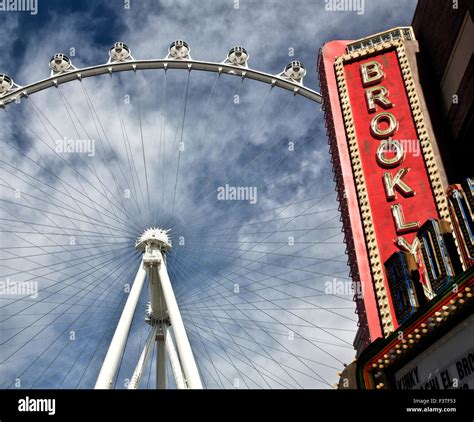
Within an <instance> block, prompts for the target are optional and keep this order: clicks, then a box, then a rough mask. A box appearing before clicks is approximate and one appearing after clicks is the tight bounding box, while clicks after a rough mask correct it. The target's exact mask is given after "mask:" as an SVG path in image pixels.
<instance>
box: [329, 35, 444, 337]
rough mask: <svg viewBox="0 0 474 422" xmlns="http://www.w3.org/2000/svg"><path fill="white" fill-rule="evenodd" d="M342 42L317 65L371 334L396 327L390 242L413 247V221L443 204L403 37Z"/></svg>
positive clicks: (438, 214) (440, 214) (439, 214)
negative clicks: (350, 48)
mask: <svg viewBox="0 0 474 422" xmlns="http://www.w3.org/2000/svg"><path fill="white" fill-rule="evenodd" d="M346 45H347V43H345V42H340V41H333V42H331V43H328V44H326V45H325V46H324V48H323V50H322V59H321V61H322V63H320V71H321V66H322V67H323V70H324V72H325V77H326V80H325V81H324V82H325V83H326V84H327V91H326V89H324V87H322V90H323V92H324V91H325V92H326V96H327V98H325V100H326V101H328V102H330V107H331V116H330V118H331V120H332V122H330V123H332V124H333V125H334V127H335V133H334V136H333V137H334V138H335V139H334V140H333V142H334V143H335V146H336V148H337V150H338V151H337V154H336V156H337V158H338V160H336V161H337V162H336V163H335V167H336V174H337V173H338V172H337V167H339V171H340V173H342V177H343V178H344V179H345V180H343V185H344V195H346V196H348V197H349V198H348V201H349V202H351V201H352V204H353V205H352V208H351V207H350V206H349V207H348V210H347V212H348V213H349V220H350V227H351V228H350V230H351V231H352V235H353V236H355V237H357V236H360V233H361V232H362V233H363V236H364V244H363V245H360V244H354V249H355V255H356V258H355V260H356V261H357V262H356V264H355V266H356V268H357V270H358V273H359V277H360V283H361V284H362V286H363V291H364V305H365V312H366V314H367V323H368V326H369V331H370V337H371V340H372V341H373V340H374V339H375V338H376V337H379V336H380V335H381V334H384V335H387V334H388V333H390V332H391V331H393V330H394V329H395V328H396V327H397V323H396V318H395V317H394V310H393V303H392V299H391V297H390V291H389V288H388V284H387V278H386V275H385V272H384V268H383V263H384V262H385V261H386V260H387V259H388V258H389V257H390V256H391V255H392V254H393V253H394V252H396V251H398V250H404V251H408V252H414V251H415V248H416V246H417V245H416V242H417V240H416V237H415V235H416V231H417V230H418V228H419V227H420V226H421V225H422V224H423V223H424V222H425V221H426V220H427V219H429V218H447V213H448V211H447V205H446V200H445V197H444V192H443V187H442V185H441V181H440V177H439V175H438V170H437V166H436V162H435V158H434V155H433V151H432V148H431V143H430V139H429V136H428V133H427V129H426V127H425V123H424V119H425V117H424V116H423V114H422V111H421V106H420V102H419V98H418V93H417V90H416V86H415V83H414V81H413V77H412V73H411V68H410V65H409V61H408V58H407V56H406V52H405V46H404V42H403V41H402V40H397V41H391V42H385V43H383V44H380V45H378V46H372V47H370V48H366V49H363V50H358V51H355V52H353V53H347V50H346V48H345V47H346ZM335 56H339V57H335ZM331 67H332V69H331ZM326 117H328V113H326ZM342 138H344V139H342ZM348 174H349V176H348ZM351 179H352V180H351ZM340 196H341V195H340ZM351 196H352V198H351ZM354 205H355V206H354ZM355 213H357V214H359V218H357V215H354V214H355ZM364 248H365V249H366V250H365V251H364V250H363V249H364ZM364 261H365V262H364ZM367 267H368V268H369V271H370V272H369V273H368V274H367ZM364 268H365V269H364ZM353 272H354V269H353ZM364 273H365V276H364ZM367 276H368V277H369V280H367ZM377 313H378V315H377Z"/></svg>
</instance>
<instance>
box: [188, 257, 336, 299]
mask: <svg viewBox="0 0 474 422" xmlns="http://www.w3.org/2000/svg"><path fill="white" fill-rule="evenodd" d="M198 253H199V252H198ZM225 256H229V257H234V256H233V255H231V254H226V255H225ZM227 262H229V261H227ZM254 262H263V261H260V260H258V261H255V260H254ZM229 263H230V262H229ZM313 265H314V264H309V265H307V266H304V267H302V269H306V268H309V267H311V266H313ZM235 266H237V267H239V266H238V265H236V264H235ZM240 268H243V269H245V268H246V267H242V266H240ZM293 270H294V268H292V267H291V268H290V271H288V272H286V273H283V274H280V277H282V276H283V275H286V274H289V273H291V272H293ZM298 271H299V269H298ZM312 273H314V274H316V275H318V276H332V275H333V274H330V273H321V272H316V271H314V272H312ZM232 274H234V273H231V275H232ZM236 274H237V273H236ZM262 274H263V275H265V276H268V278H265V279H263V280H260V281H256V282H253V283H252V284H253V285H255V284H254V283H257V284H260V283H262V282H264V281H267V280H271V279H273V275H270V274H266V273H263V272H262ZM237 275H238V276H240V273H238V274H237ZM282 280H284V281H285V282H286V281H289V280H285V279H282ZM219 287H220V285H217V286H214V289H217V288H219ZM313 290H316V291H320V290H318V289H314V288H313ZM197 299H200V298H199V297H198V298H197ZM341 299H344V298H342V297H341ZM193 300H194V297H193V296H192V295H190V296H189V297H188V298H187V299H186V301H185V303H193Z"/></svg>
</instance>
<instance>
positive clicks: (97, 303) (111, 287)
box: [4, 263, 132, 384]
mask: <svg viewBox="0 0 474 422" xmlns="http://www.w3.org/2000/svg"><path fill="white" fill-rule="evenodd" d="M122 266H123V263H122V264H120V265H119V266H118V267H117V270H118V269H121V267H122ZM131 270H132V269H131V268H128V269H127V270H126V271H122V272H120V273H119V275H118V279H121V278H123V277H124V276H125V275H126V274H128V273H129V272H130V271H131ZM108 290H109V292H108V295H111V294H112V293H114V294H115V295H116V296H118V297H120V293H121V292H119V293H117V291H116V290H114V289H113V285H112V284H110V285H109V287H108ZM103 293H104V292H102V294H103ZM105 297H107V295H106V296H105ZM103 301H104V299H103V298H102V299H99V300H95V301H94V302H93V303H92V304H90V305H87V306H86V307H85V309H84V310H83V311H82V312H81V313H80V314H79V315H78V316H77V317H76V318H75V319H74V320H73V322H72V323H70V324H69V325H68V326H67V327H66V328H65V329H64V330H63V331H62V332H61V333H60V334H59V335H58V336H57V337H56V339H59V338H61V337H62V336H63V334H64V333H66V332H67V330H68V329H70V328H71V326H72V324H73V323H74V322H75V321H77V320H79V318H80V317H81V316H82V315H87V312H88V311H89V310H90V309H91V307H99V308H100V306H101V305H102V303H103ZM47 315H48V314H45V316H47ZM43 331H44V328H43V329H42V330H40V331H39V332H38V333H36V334H35V335H34V336H33V337H32V338H31V339H30V340H34V339H35V337H36V336H37V335H38V334H40V333H41V332H43ZM54 343H55V341H54V342H51V343H49V345H48V346H47V347H46V348H45V349H44V350H43V351H42V352H41V353H40V357H41V356H43V355H44V354H45V353H46V352H47V351H48V350H49V349H50V348H51V347H52V345H53V344H54ZM68 343H69V342H67V343H66V344H68ZM27 345H28V342H25V345H23V346H22V347H20V348H19V349H17V350H16V351H15V352H14V353H12V354H10V356H13V355H14V354H16V353H18V351H19V350H21V349H22V348H23V347H25V346H27ZM10 356H8V357H10ZM8 357H7V358H6V359H4V362H5V361H6V360H8ZM34 363H35V362H34V361H33V362H31V363H30V364H29V365H28V366H27V367H26V368H25V369H24V370H23V371H22V372H21V373H20V374H18V375H17V378H20V379H21V376H22V375H23V374H25V373H26V371H27V370H28V369H29V368H30V367H31V366H32V365H34ZM12 384H14V383H12Z"/></svg>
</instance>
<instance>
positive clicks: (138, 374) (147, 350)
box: [127, 327, 157, 390]
mask: <svg viewBox="0 0 474 422" xmlns="http://www.w3.org/2000/svg"><path fill="white" fill-rule="evenodd" d="M156 331H157V327H153V328H152V329H151V332H150V335H149V337H148V339H147V341H146V343H145V347H144V348H143V351H142V354H141V355H140V359H138V363H137V366H136V368H135V371H133V375H132V378H130V382H129V384H128V387H127V388H128V389H129V390H136V389H137V388H138V387H139V386H140V381H141V379H142V375H143V371H144V370H145V367H146V365H147V363H148V361H149V360H150V355H151V351H152V350H153V346H154V345H155V339H156Z"/></svg>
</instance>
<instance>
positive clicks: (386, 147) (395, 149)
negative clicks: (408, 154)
mask: <svg viewBox="0 0 474 422" xmlns="http://www.w3.org/2000/svg"><path fill="white" fill-rule="evenodd" d="M388 152H392V153H393V154H394V155H393V157H387V153H388ZM376 154H377V162H378V163H379V164H380V165H381V166H382V167H395V166H398V165H399V164H400V163H401V162H402V161H403V159H404V158H405V152H404V151H403V147H402V145H401V144H400V142H399V141H397V140H395V141H394V140H392V139H385V140H383V141H381V142H380V144H379V147H378V148H377V153H376Z"/></svg>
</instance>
